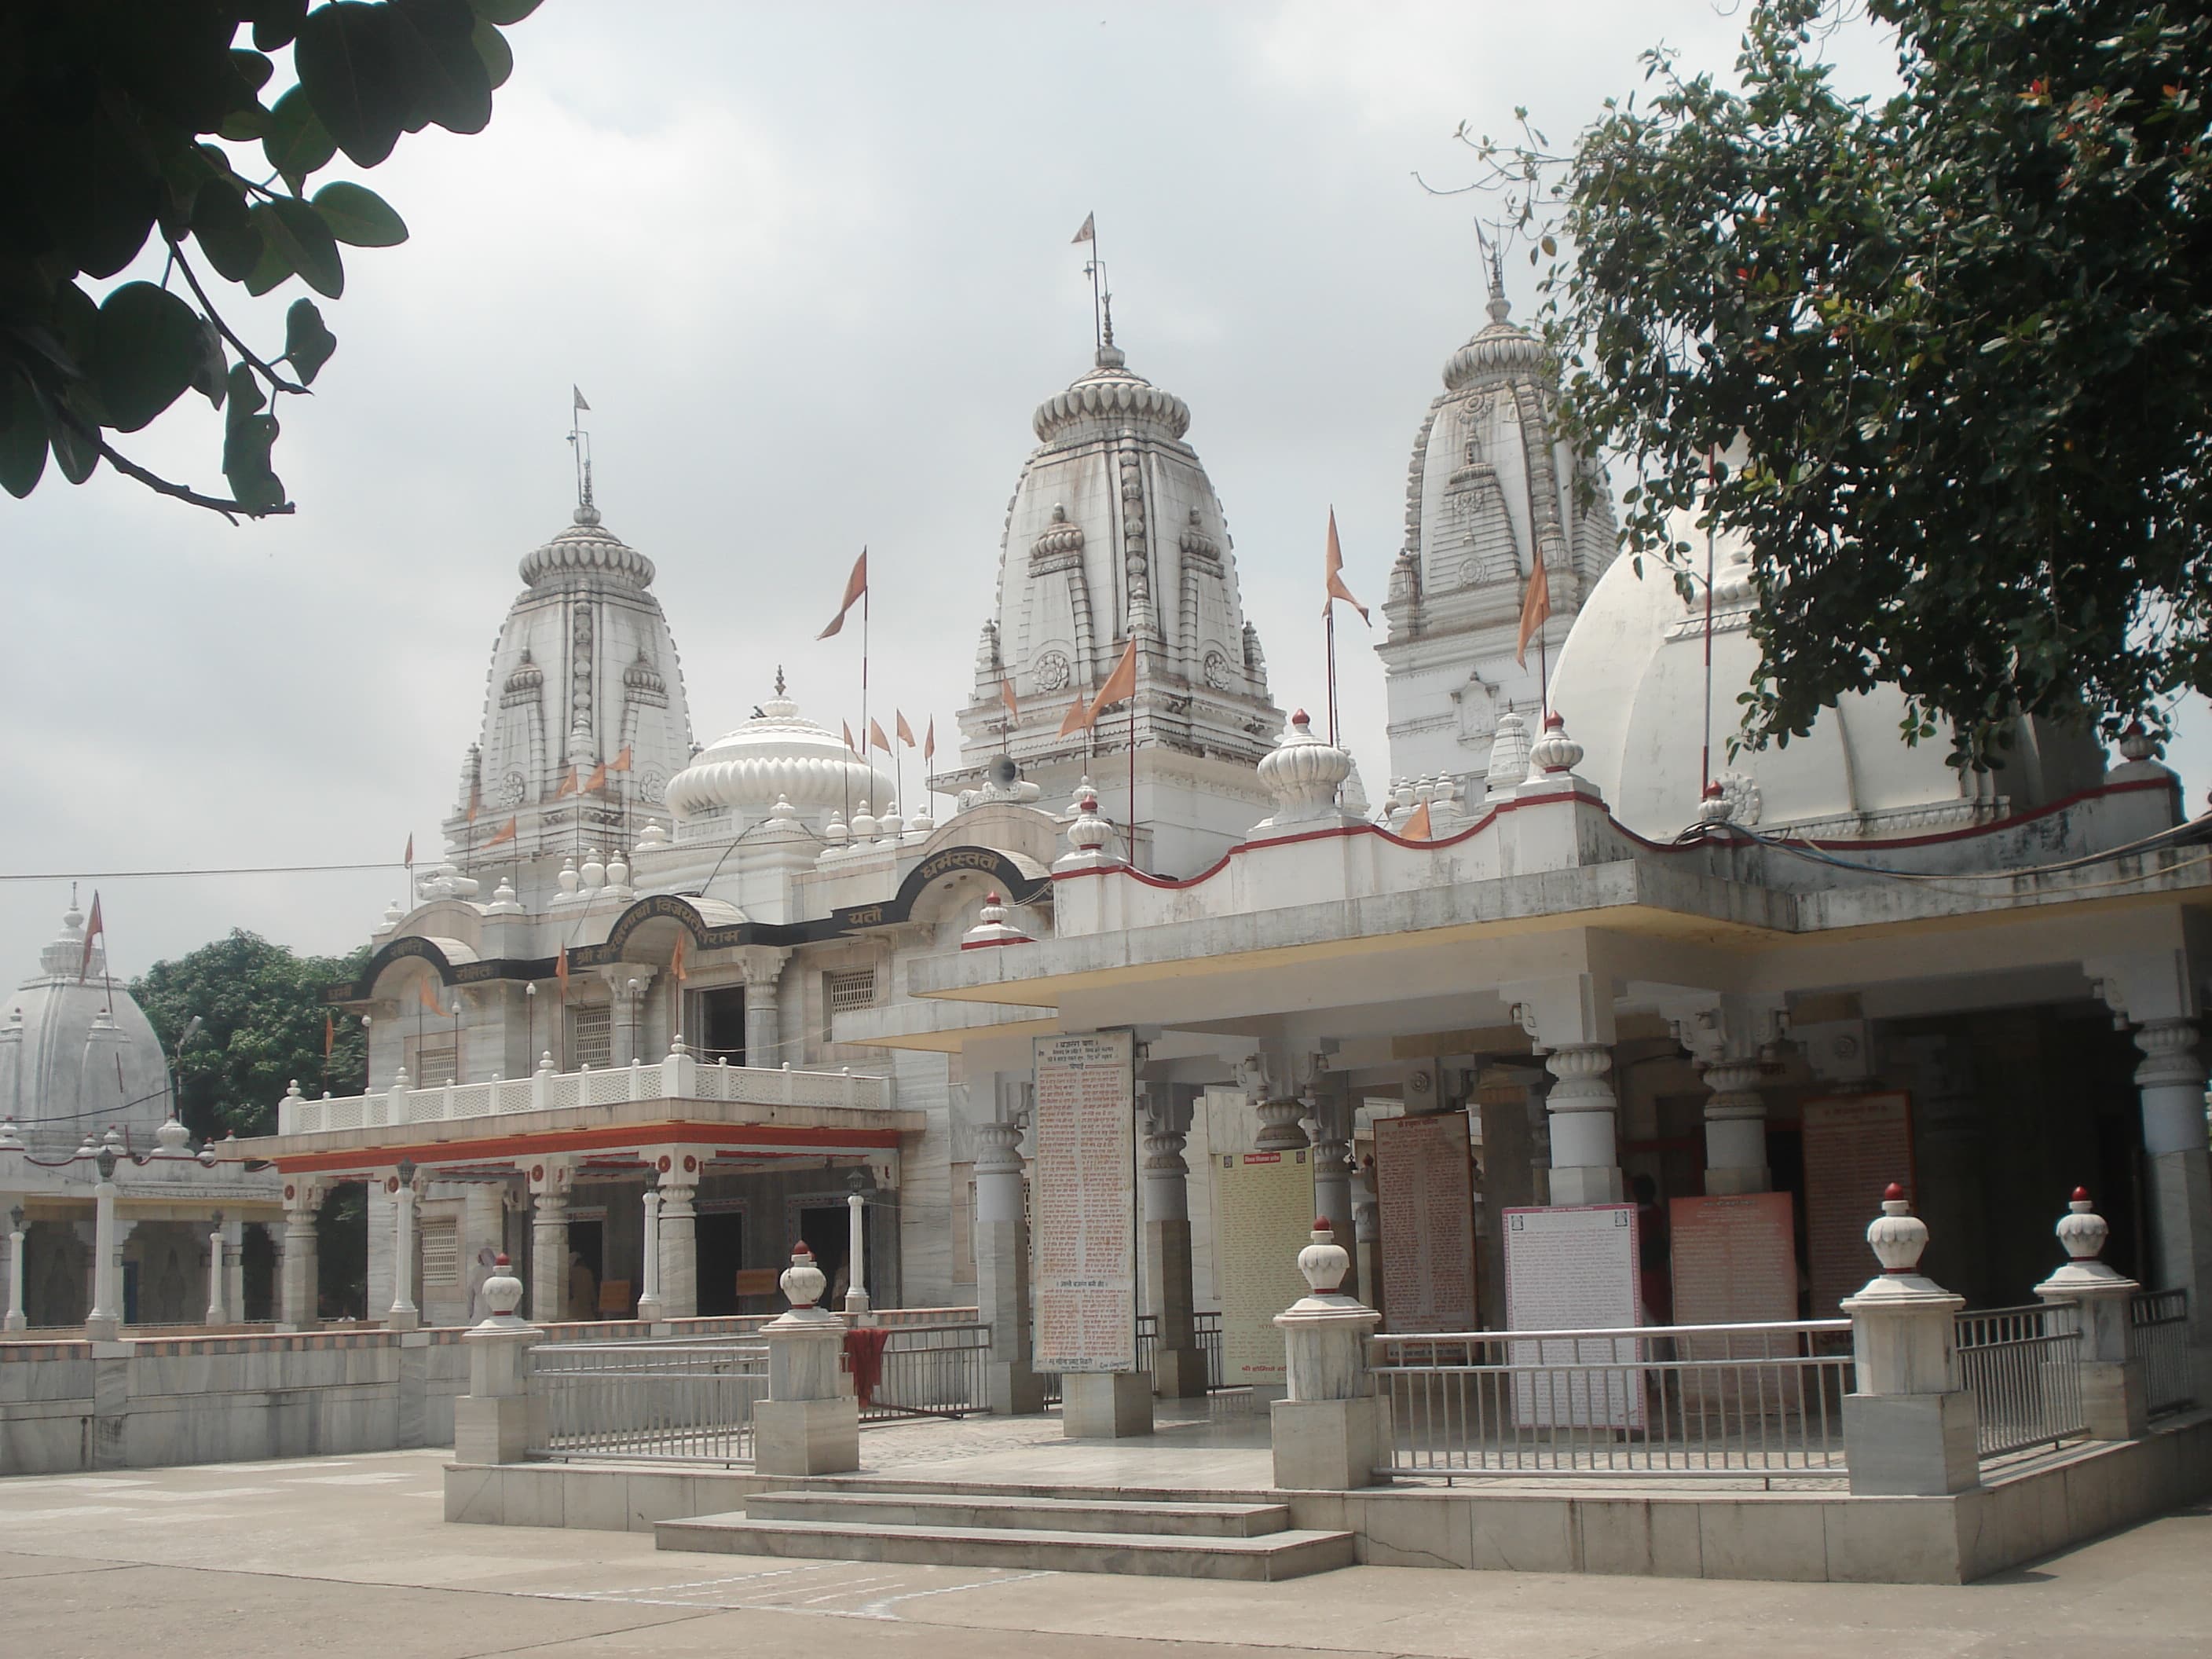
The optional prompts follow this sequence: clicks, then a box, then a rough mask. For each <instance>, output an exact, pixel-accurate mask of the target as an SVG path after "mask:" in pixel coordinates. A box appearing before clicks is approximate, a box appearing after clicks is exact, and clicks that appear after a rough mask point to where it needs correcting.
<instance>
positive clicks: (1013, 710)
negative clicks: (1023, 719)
mask: <svg viewBox="0 0 2212 1659" xmlns="http://www.w3.org/2000/svg"><path fill="white" fill-rule="evenodd" d="M999 701H1000V702H1002V703H1004V704H1006V713H1008V714H1012V715H1013V716H1015V717H1016V718H1019V717H1020V714H1021V712H1022V705H1021V703H1020V702H1019V701H1018V699H1017V698H1016V697H1015V696H1014V682H1013V678H1012V676H1011V675H1010V676H1008V677H1007V678H1004V679H1001V680H1000V682H999Z"/></svg>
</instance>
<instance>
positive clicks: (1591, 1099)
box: [1544, 1042, 1625, 1204]
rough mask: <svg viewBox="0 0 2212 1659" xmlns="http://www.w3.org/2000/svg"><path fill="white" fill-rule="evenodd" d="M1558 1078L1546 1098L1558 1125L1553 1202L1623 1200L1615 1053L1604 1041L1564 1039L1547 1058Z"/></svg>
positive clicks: (1554, 1132) (1546, 1065)
mask: <svg viewBox="0 0 2212 1659" xmlns="http://www.w3.org/2000/svg"><path fill="white" fill-rule="evenodd" d="M1544 1068H1545V1069H1546V1070H1547V1071H1548V1072H1550V1073H1551V1074H1552V1077H1553V1085H1552V1092H1551V1094H1550V1095H1549V1096H1548V1097H1547V1098H1546V1100H1545V1102H1544V1105H1545V1109H1546V1111H1547V1114H1548V1115H1549V1117H1550V1121H1551V1126H1552V1183H1551V1185H1552V1194H1551V1196H1552V1202H1553V1203H1554V1204H1618V1203H1620V1201H1621V1197H1622V1194H1623V1192H1624V1191H1625V1188H1624V1187H1623V1184H1622V1182H1621V1176H1620V1152H1619V1150H1618V1148H1617V1146H1616V1145H1615V1127H1614V1126H1615V1122H1616V1120H1617V1119H1618V1117H1619V1115H1620V1101H1619V1100H1618V1099H1617V1098H1616V1097H1614V1095H1613V1083H1612V1079H1609V1078H1608V1077H1607V1075H1606V1074H1607V1073H1608V1072H1610V1071H1611V1070H1612V1069H1613V1052H1612V1050H1611V1049H1610V1048H1608V1047H1607V1045H1605V1044H1604V1043H1599V1042H1567V1043H1561V1044H1559V1046H1558V1047H1556V1048H1553V1050H1552V1052H1551V1053H1550V1054H1547V1055H1546V1056H1545V1057H1544Z"/></svg>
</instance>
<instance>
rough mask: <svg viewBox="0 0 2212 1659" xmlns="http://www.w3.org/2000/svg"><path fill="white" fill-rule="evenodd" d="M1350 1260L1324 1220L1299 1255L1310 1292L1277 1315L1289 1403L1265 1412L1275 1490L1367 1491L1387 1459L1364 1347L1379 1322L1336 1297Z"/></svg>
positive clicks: (1385, 1432) (1383, 1423)
mask: <svg viewBox="0 0 2212 1659" xmlns="http://www.w3.org/2000/svg"><path fill="white" fill-rule="evenodd" d="M1350 1266H1351V1257H1350V1255H1348V1254H1347V1253H1346V1250H1345V1249H1344V1247H1343V1246H1342V1245H1340V1244H1339V1243H1337V1242H1336V1236H1335V1233H1334V1231H1333V1230H1332V1229H1331V1227H1330V1225H1329V1223H1328V1219H1327V1218H1322V1219H1321V1220H1318V1221H1316V1222H1315V1223H1314V1228H1313V1243H1310V1244H1309V1245H1307V1246H1306V1247H1305V1249H1303V1250H1300V1251H1299V1252H1298V1271H1299V1272H1300V1273H1304V1275H1305V1279H1306V1283H1307V1284H1308V1285H1310V1286H1311V1287H1312V1291H1313V1293H1312V1294H1311V1295H1310V1296H1305V1297H1299V1298H1298V1300H1297V1301H1296V1302H1294V1303H1292V1304H1291V1306H1290V1308H1289V1309H1288V1310H1286V1311H1285V1312H1282V1313H1279V1314H1277V1315H1276V1316H1275V1324H1276V1326H1277V1327H1278V1328H1279V1329H1280V1330H1281V1331H1282V1333H1283V1350H1284V1358H1285V1361H1286V1365H1287V1370H1288V1373H1289V1382H1290V1397H1289V1398H1288V1399H1285V1400H1278V1401H1275V1402H1274V1403H1273V1405H1272V1406H1270V1407H1268V1413H1267V1416H1268V1422H1267V1426H1268V1435H1269V1438H1270V1439H1272V1440H1273V1443H1274V1450H1275V1484H1276V1485H1277V1486H1283V1487H1288V1488H1291V1489H1292V1490H1295V1491H1302V1492H1346V1491H1349V1490H1350V1489H1351V1488H1352V1487H1354V1486H1370V1485H1372V1484H1373V1482H1374V1480H1375V1470H1376V1466H1377V1465H1378V1464H1380V1463H1382V1462H1384V1461H1385V1460H1386V1459H1387V1458H1388V1457H1389V1449H1390V1407H1389V1402H1388V1401H1383V1400H1381V1399H1378V1398H1377V1397H1376V1393H1375V1379H1374V1376H1373V1374H1372V1373H1370V1371H1369V1370H1368V1369H1367V1340H1368V1338H1369V1337H1370V1336H1371V1335H1373V1334H1374V1332H1375V1328H1376V1325H1378V1324H1380V1323H1381V1322H1382V1320H1383V1316H1382V1315H1381V1314H1379V1313H1376V1311H1375V1310H1374V1309H1372V1308H1370V1307H1367V1306H1365V1305H1364V1304H1361V1303H1359V1302H1357V1301H1355V1300H1353V1299H1352V1297H1348V1296H1343V1295H1340V1294H1339V1293H1338V1287H1339V1286H1340V1285H1342V1284H1343V1283H1344V1275H1345V1271H1346V1268H1348V1267H1350Z"/></svg>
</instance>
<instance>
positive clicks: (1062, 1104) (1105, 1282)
mask: <svg viewBox="0 0 2212 1659" xmlns="http://www.w3.org/2000/svg"><path fill="white" fill-rule="evenodd" d="M1034 1063H1035V1066H1036V1074H1035V1086H1036V1094H1035V1103H1034V1107H1033V1114H1034V1115H1033V1116H1032V1119H1031V1133H1032V1135H1033V1138H1034V1143H1035V1147H1036V1158H1035V1160H1034V1162H1033V1164H1032V1165H1031V1170H1030V1227H1031V1232H1030V1237H1032V1238H1033V1239H1034V1240H1035V1241H1036V1243H1035V1246H1034V1249H1035V1252H1036V1273H1035V1279H1034V1285H1033V1290H1032V1299H1031V1308H1032V1310H1033V1315H1034V1323H1035V1332H1036V1334H1035V1336H1034V1338H1033V1339H1032V1347H1033V1363H1034V1364H1036V1368H1037V1370H1041V1371H1062V1372H1066V1371H1133V1370H1136V1369H1137V1139H1136V1104H1135V1071H1134V1068H1133V1065H1132V1051H1131V1048H1130V1037H1129V1034H1128V1033H1127V1032H1126V1031H1107V1032H1101V1033H1097V1034H1095V1035H1091V1036H1056V1037H1039V1038H1037V1039H1036V1045H1035V1049H1034Z"/></svg>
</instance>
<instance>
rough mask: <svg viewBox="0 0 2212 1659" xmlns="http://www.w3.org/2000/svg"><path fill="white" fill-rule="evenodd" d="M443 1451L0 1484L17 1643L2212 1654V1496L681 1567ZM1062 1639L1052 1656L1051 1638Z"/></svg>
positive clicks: (562, 1652)
mask: <svg viewBox="0 0 2212 1659" xmlns="http://www.w3.org/2000/svg"><path fill="white" fill-rule="evenodd" d="M443 1461H444V1454H442V1453H440V1452H435V1451H421V1452H394V1453H386V1454H380V1455H370V1456H360V1457H349V1458H332V1459H326V1460H321V1461H318V1462H298V1463H234V1464H228V1465H217V1466H212V1467H203V1468H185V1469H156V1470H136V1471H131V1472H125V1473H118V1474H98V1475H81V1476H70V1477H52V1478H26V1479H18V1480H5V1481H0V1580H5V1581H6V1589H5V1591H4V1595H5V1606H6V1609H7V1612H6V1615H5V1619H4V1622H0V1630H4V1632H5V1640H6V1647H7V1650H8V1651H9V1652H20V1653H29V1654H37V1655H40V1656H53V1659H60V1656H76V1655H84V1656H112V1655H122V1654H127V1653H133V1652H151V1653H159V1654H161V1655H162V1656H164V1659H200V1656H207V1659H257V1656H262V1655H270V1656H276V1655H286V1656H289V1655H293V1654H298V1653H301V1652H307V1651H313V1652H315V1653H318V1654H329V1655H333V1656H352V1655H360V1656H363V1659H415V1656H437V1659H447V1656H451V1659H464V1656H477V1655H484V1656H489V1655H502V1654H525V1653H526V1654H530V1655H532V1656H533V1659H568V1656H574V1659H587V1656H602V1655H604V1656H615V1655H631V1654H669V1655H694V1654H697V1655H707V1654H714V1655H726V1654H732V1653H742V1654H744V1655H747V1656H749V1659H750V1656H762V1655H775V1656H781V1655H787V1654H791V1655H796V1654H801V1653H830V1654H860V1655H877V1654H880V1655H884V1656H906V1655H913V1656H918V1659H922V1656H926V1659H938V1656H948V1659H998V1656H1007V1659H1013V1656H1021V1659H1035V1656H1036V1655H1037V1654H1039V1653H1040V1652H1041V1651H1042V1652H1049V1653H1051V1654H1053V1655H1055V1656H1058V1655H1071V1656H1090V1655H1104V1654H1121V1653H1158V1654H1160V1655H1162V1656H1164V1659H1165V1656H1170V1655H1174V1654H1189V1655H1191V1656H1194V1659H1197V1656H1205V1659H1212V1656H1216V1655H1218V1656H1224V1659H1226V1656H1230V1655H1239V1654H1261V1653H1267V1654H1280V1653H1285V1652H1293V1653H1358V1654H1407V1655H1419V1656H1424V1659H1426V1656H1444V1655H1485V1656H1487V1655H1500V1656H1505V1655H1511V1656H1524V1655H1542V1656H1546V1659H1551V1656H1559V1659H1572V1656H1579V1655H1598V1654H1630V1655H1637V1656H1650V1659H1660V1656H1672V1655H1677V1654H1701V1655H1729V1654H1768V1653H1772V1652H1775V1651H1778V1650H1786V1651H1788V1652H1790V1653H1791V1654H1792V1655H1793V1656H1803V1659H1821V1656H1828V1655H1835V1656H1858V1655H1869V1656H1873V1655H1881V1656H1901V1655H1919V1654H1946V1655H1977V1656H1980V1655H1998V1654H2004V1655H2016V1654H2021V1655H2039V1654H2051V1655H2060V1654H2063V1655H2065V1656H2068V1659H2078V1656H2080V1655H2081V1654H2083V1653H2095V1654H2098V1655H2112V1654H2143V1655H2167V1654H2171V1655H2177V1656H2178V1655H2182V1654H2189V1655H2199V1654H2202V1653H2203V1652H2205V1651H2206V1650H2207V1648H2208V1644H2212V1508H2208V1507H2204V1506H2199V1507H2197V1508H2195V1509H2192V1510H2188V1511H2186V1512H2185V1513H2183V1514H2180V1515H2176V1516H2168V1517H2166V1518H2165V1519H2163V1520H2160V1521H2156V1522H2151V1523H2149V1524H2148V1525H2145V1526H2142V1527H2138V1528H2134V1529H2132V1530H2130V1531H2129V1532H2126V1533H2123V1534H2118V1535H2116V1536H2113V1537H2111V1538H2107V1539H2104V1540H2101V1541H2098V1542H2096V1543H2093V1544H2090V1545H2087V1546H2085V1547H2081V1548H2079V1549H2076V1550H2073V1551H2069V1552H2068V1553H2065V1554H2063V1555H2061V1556H2057V1557H2055V1558H2052V1559H2049V1560H2046V1561H2044V1562H2041V1563H2039V1564H2038V1565H2035V1566H2033V1567H2032V1568H2029V1569H2027V1570H2025V1571H2020V1572H2015V1573H2011V1574H2008V1575H2006V1576H2005V1577H2002V1578H2001V1579H1997V1580H1993V1581H1990V1582H1989V1583H1982V1584H1976V1585H1970V1586H1966V1587H1965V1588H1962V1589H1961V1588H1936V1587H1923V1586H1882V1587H1879V1588H1868V1587H1864V1586H1853V1585H1831V1584H1809V1585H1802V1586H1801V1585H1786V1584H1729V1583H1686V1582H1679V1581H1672V1580H1665V1579H1628V1578H1594V1577H1572V1578H1568V1577H1541V1576H1535V1575H1520V1574H1497V1573H1455V1572H1421V1571H1409V1570H1404V1569H1395V1568H1385V1567H1358V1568H1353V1569H1351V1570H1348V1571H1342V1572H1337V1573H1329V1574H1323V1575H1320V1576H1318V1577H1311V1578H1304V1579H1297V1580H1294V1581H1292V1582H1291V1583H1285V1584H1274V1585H1267V1584H1209V1583H1185V1582H1182V1581H1177V1580H1171V1579H1169V1580H1164V1579H1157V1578H1114V1577H1097V1576H1091V1575H1084V1574H1073V1575H1071V1574H1060V1573H1033V1572H1012V1571H988V1570H980V1569H966V1568H947V1567H901V1566H885V1565H871V1564H866V1563H852V1562H824V1563H820V1564H816V1563H807V1562H788V1561H776V1560H765V1559H764V1560H763V1561H761V1562H759V1563H758V1564H757V1565H752V1564H749V1563H748V1562H746V1561H745V1560H744V1559H742V1558H738V1559H732V1558H731V1557H727V1556H697V1555H678V1554H662V1553H658V1552H656V1551H655V1550H654V1549H653V1544H652V1541H651V1540H650V1539H649V1538H646V1537H641V1536H635V1535H625V1534H607V1533H585V1532H552V1531H537V1530H528V1529H520V1528H488V1527H468V1526H454V1525H449V1524H447V1523H446V1522H443V1521H442V1520H441V1519H440V1516H441V1487H440V1479H439V1476H440V1468H441V1464H442V1462H443ZM1040 1632H1041V1633H1042V1634H1043V1635H1044V1636H1045V1637H1046V1638H1048V1639H1047V1640H1046V1641H1044V1642H1042V1643H1041V1642H1040V1641H1039V1639H1038V1635H1037V1633H1040Z"/></svg>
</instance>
